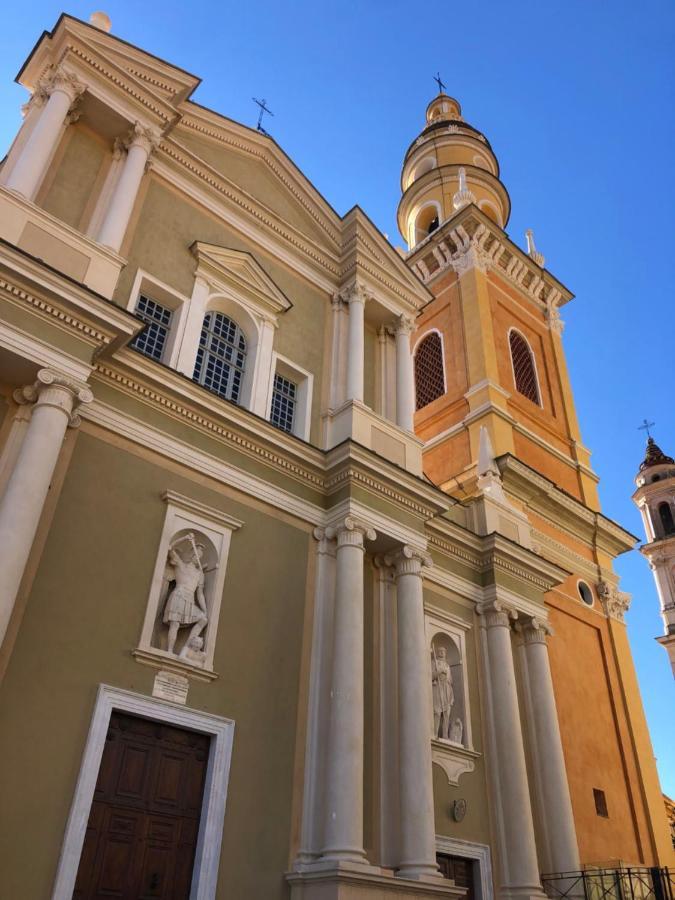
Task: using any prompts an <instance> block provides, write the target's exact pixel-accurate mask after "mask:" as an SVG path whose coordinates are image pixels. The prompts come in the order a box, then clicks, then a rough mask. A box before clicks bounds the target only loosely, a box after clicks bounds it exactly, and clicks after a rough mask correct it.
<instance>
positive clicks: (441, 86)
mask: <svg viewBox="0 0 675 900" xmlns="http://www.w3.org/2000/svg"><path fill="white" fill-rule="evenodd" d="M434 81H435V82H436V84H437V85H438V93H439V94H442V93H443V91H444V90H445V87H446V86H445V84H443V81H442V79H441V73H440V72H436V74H435V75H434Z"/></svg>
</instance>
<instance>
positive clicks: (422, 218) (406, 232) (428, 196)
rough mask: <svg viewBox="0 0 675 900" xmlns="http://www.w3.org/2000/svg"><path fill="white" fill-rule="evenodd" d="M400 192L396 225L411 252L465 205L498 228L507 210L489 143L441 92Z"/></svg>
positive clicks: (411, 151)
mask: <svg viewBox="0 0 675 900" xmlns="http://www.w3.org/2000/svg"><path fill="white" fill-rule="evenodd" d="M401 190H402V192H403V196H402V197H401V202H400V203H399V207H398V227H399V231H400V232H401V235H402V237H403V239H404V240H405V241H407V243H408V246H409V247H411V248H412V247H414V246H415V245H416V244H418V243H419V242H420V241H421V240H424V238H425V237H426V236H427V235H428V234H430V233H431V232H432V231H434V230H435V229H436V228H437V227H438V226H439V225H440V224H441V223H442V222H444V221H445V220H446V219H449V218H450V217H451V216H452V215H454V213H455V212H456V211H457V210H458V209H461V207H462V206H466V205H467V203H475V204H476V206H478V207H479V208H480V209H482V210H483V212H484V213H485V214H486V215H488V216H489V217H490V218H491V219H493V221H494V222H496V223H497V225H499V226H500V227H502V228H504V227H505V226H506V223H507V221H508V218H509V214H510V212H511V201H510V199H509V195H508V193H507V191H506V188H505V187H504V185H503V184H502V183H501V181H500V180H499V163H498V162H497V157H496V156H495V154H494V153H493V151H492V147H491V146H490V143H489V141H488V140H487V138H486V137H485V135H484V134H482V133H481V132H480V131H478V129H477V128H474V127H473V125H469V123H468V122H465V121H464V118H463V116H462V107H461V106H460V104H459V102H458V101H457V100H455V99H454V98H453V97H449V96H448V95H447V94H443V93H441V94H438V96H437V97H434V99H433V100H432V101H431V103H430V104H429V105H428V106H427V109H426V125H425V127H424V130H423V131H422V132H421V134H420V135H419V137H418V138H417V139H416V140H415V141H413V143H412V144H411V145H410V147H409V148H408V150H407V152H406V155H405V159H404V161H403V171H402V172H401Z"/></svg>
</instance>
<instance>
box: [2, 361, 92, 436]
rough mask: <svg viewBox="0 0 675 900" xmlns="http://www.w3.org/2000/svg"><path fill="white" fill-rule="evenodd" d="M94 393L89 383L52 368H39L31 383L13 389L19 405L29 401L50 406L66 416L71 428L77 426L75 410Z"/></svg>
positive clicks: (89, 400) (78, 418)
mask: <svg viewBox="0 0 675 900" xmlns="http://www.w3.org/2000/svg"><path fill="white" fill-rule="evenodd" d="M93 399H94V395H93V393H92V392H91V388H90V387H89V385H87V384H85V383H84V382H83V381H77V380H76V379H74V378H69V377H68V376H67V375H62V374H61V373H60V372H55V371H54V370H53V369H40V371H39V372H38V373H37V377H36V380H35V381H34V382H33V384H28V385H25V386H24V387H21V388H17V389H16V390H15V391H14V400H15V402H16V403H19V404H21V405H23V404H27V403H31V404H35V405H36V406H52V407H54V408H55V409H59V410H61V411H62V412H63V413H65V414H66V415H67V416H68V424H69V425H70V427H71V428H77V426H78V425H79V424H80V421H81V420H80V417H79V416H78V414H77V410H78V408H79V407H80V406H82V405H83V404H86V403H91V402H92V400H93Z"/></svg>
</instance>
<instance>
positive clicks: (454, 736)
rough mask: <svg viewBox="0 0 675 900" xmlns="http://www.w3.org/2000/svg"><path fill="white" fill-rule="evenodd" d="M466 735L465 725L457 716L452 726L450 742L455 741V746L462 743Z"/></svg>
mask: <svg viewBox="0 0 675 900" xmlns="http://www.w3.org/2000/svg"><path fill="white" fill-rule="evenodd" d="M463 735H464V723H463V722H462V720H461V719H460V718H459V716H457V717H456V718H455V720H454V721H453V723H452V725H451V726H450V740H451V741H454V743H455V744H461V743H462V736H463Z"/></svg>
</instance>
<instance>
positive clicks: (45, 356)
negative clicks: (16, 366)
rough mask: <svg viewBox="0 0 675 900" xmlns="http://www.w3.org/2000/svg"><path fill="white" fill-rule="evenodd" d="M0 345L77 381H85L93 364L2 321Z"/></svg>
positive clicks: (0, 325) (0, 323)
mask: <svg viewBox="0 0 675 900" xmlns="http://www.w3.org/2000/svg"><path fill="white" fill-rule="evenodd" d="M0 347H4V348H5V349H7V350H9V351H10V352H11V353H15V354H16V355H17V356H20V357H21V358H22V359H27V360H31V361H32V362H34V363H35V364H36V365H37V366H39V367H42V366H49V367H50V368H54V369H58V371H59V372H61V373H62V374H63V375H69V376H70V377H71V378H76V379H77V380H78V381H87V379H88V378H89V376H90V375H91V373H92V371H93V368H94V366H93V365H89V364H88V363H84V362H82V361H81V360H79V359H77V357H75V356H71V355H70V354H68V353H64V352H63V350H55V349H54V348H53V347H51V346H50V345H49V344H46V343H45V342H44V341H41V340H39V339H38V338H36V337H34V336H33V335H32V334H29V333H28V332H27V331H23V330H22V329H20V328H17V327H16V326H15V325H6V324H5V323H4V322H0Z"/></svg>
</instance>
